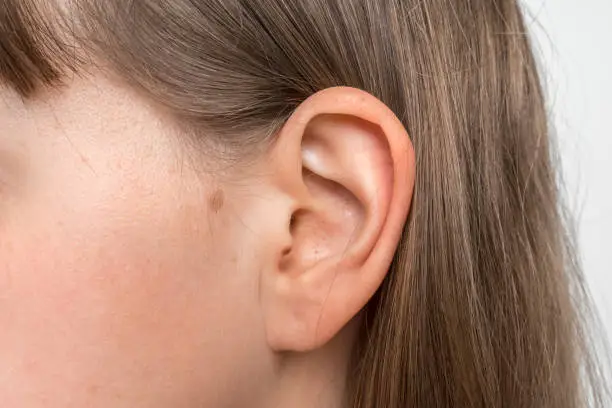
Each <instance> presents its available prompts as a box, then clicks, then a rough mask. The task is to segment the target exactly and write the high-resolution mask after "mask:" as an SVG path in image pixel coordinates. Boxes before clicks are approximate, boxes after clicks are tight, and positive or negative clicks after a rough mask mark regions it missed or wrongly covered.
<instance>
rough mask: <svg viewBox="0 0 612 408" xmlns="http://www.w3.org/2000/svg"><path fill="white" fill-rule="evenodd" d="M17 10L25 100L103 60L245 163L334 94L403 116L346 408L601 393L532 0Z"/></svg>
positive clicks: (0, 69)
mask: <svg viewBox="0 0 612 408" xmlns="http://www.w3.org/2000/svg"><path fill="white" fill-rule="evenodd" d="M1 3H2V4H1V6H0V80H1V81H3V82H5V83H8V84H10V85H11V86H12V87H13V88H15V89H16V90H17V91H19V92H20V93H21V94H22V95H23V96H24V97H29V96H32V95H34V94H35V93H36V92H38V91H39V90H41V89H43V88H45V87H48V86H49V85H54V84H56V85H60V84H61V82H62V79H63V78H64V77H65V76H66V75H68V74H69V73H71V72H72V73H76V72H79V70H81V69H82V70H85V69H87V67H88V66H89V65H90V64H92V63H93V61H97V64H98V65H99V66H105V67H110V68H111V71H112V72H114V73H116V74H118V75H119V76H120V77H121V78H123V80H125V81H126V82H127V83H129V84H130V85H131V86H133V87H135V88H136V89H138V90H139V91H141V92H143V93H144V94H146V95H147V96H148V97H149V98H151V100H152V101H155V103H157V104H158V105H159V106H160V107H163V109H166V110H167V111H168V112H170V113H171V114H172V115H173V116H174V117H175V118H176V119H177V122H180V123H184V124H187V125H185V126H184V127H185V129H190V130H191V133H192V134H194V135H197V134H202V133H203V132H202V130H203V129H206V130H207V136H206V137H207V139H211V140H215V142H217V144H218V145H219V146H224V147H225V151H226V152H227V153H228V154H229V153H233V154H235V155H236V157H241V156H243V155H246V152H247V148H254V149H255V151H258V149H257V148H258V147H261V146H265V145H269V144H270V143H271V142H272V141H273V140H274V136H275V134H276V132H277V130H278V129H279V127H280V126H282V124H283V122H284V121H285V120H286V119H287V118H288V116H289V115H290V114H291V112H292V111H293V110H294V109H295V108H296V107H297V106H298V105H299V104H300V103H301V102H302V101H303V100H304V99H306V98H307V97H308V96H309V95H311V94H313V93H315V92H316V91H319V90H321V89H324V88H328V87H333V86H338V85H345V86H352V87H356V88H360V89H363V90H365V91H367V92H370V93H371V94H373V95H374V96H376V97H378V98H379V99H380V100H382V101H383V102H384V103H386V104H387V105H388V106H389V107H390V108H391V109H392V110H393V111H394V112H395V113H396V115H397V116H398V117H399V119H400V120H401V121H402V122H403V124H404V125H405V127H406V128H407V130H408V133H409V134H410V135H411V137H412V141H413V144H414V148H415V152H416V159H417V177H416V186H415V191H414V198H413V203H412V208H411V211H410V215H409V219H408V221H407V223H406V225H405V230H404V234H403V237H402V240H401V242H400V244H399V247H398V249H397V253H396V257H395V259H394V262H393V265H392V267H391V270H390V271H389V273H388V276H387V278H386V280H385V281H384V283H383V285H382V287H381V288H380V290H379V292H378V293H377V294H376V296H375V297H374V298H373V299H372V300H371V302H370V303H369V304H368V306H367V307H366V309H365V310H364V312H363V314H364V317H365V318H364V319H363V321H364V324H363V327H362V331H361V336H360V338H359V339H358V344H357V348H356V350H355V354H354V357H353V362H352V363H353V364H352V368H351V372H350V374H349V378H348V380H349V383H348V386H349V389H348V390H347V393H346V395H347V406H349V407H351V408H374V407H381V408H392V407H398V408H399V407H447V406H453V407H509V406H511V407H538V408H546V407H549V408H553V407H554V408H563V407H567V408H570V407H572V408H575V407H584V406H586V405H587V404H591V405H592V406H602V405H603V404H604V400H603V394H604V385H603V378H602V375H603V374H602V370H601V368H599V366H598V362H597V361H596V359H595V357H593V356H594V354H593V352H592V344H591V340H592V338H591V336H590V335H589V333H590V331H589V330H588V328H589V327H590V326H589V322H591V321H592V319H591V317H592V311H591V309H590V308H589V297H588V294H587V291H586V289H585V285H584V282H583V277H582V274H581V271H580V268H579V264H578V261H577V258H576V255H575V250H574V246H573V241H572V235H571V234H570V232H571V223H570V222H569V221H570V219H569V217H568V216H567V215H568V214H567V211H565V209H564V207H563V206H562V200H561V198H562V197H561V194H560V190H559V187H558V185H559V184H558V182H559V174H558V173H557V169H558V168H557V167H556V166H557V163H558V158H557V156H556V155H555V149H554V145H553V140H552V139H551V138H550V131H549V128H548V125H547V117H546V112H545V105H544V101H543V95H542V87H541V84H540V80H539V77H538V72H537V69H536V63H535V61H534V55H533V54H532V50H531V47H530V42H529V37H528V35H526V28H525V24H524V22H523V17H522V14H521V11H520V9H519V6H518V5H517V1H516V0H427V1H416V0H415V1H407V0H405V1H402V0H376V1H374V0H309V1H298V0H267V1H263V0H200V1H193V0H191V1H190V0H140V1H119V0H108V1H104V2H100V1H95V0H75V1H72V2H64V3H66V4H64V7H63V8H62V7H60V5H59V4H57V5H53V6H50V5H49V3H54V2H40V1H37V0H28V1H25V0H2V2H1ZM45 4H46V5H45ZM249 151H251V150H249Z"/></svg>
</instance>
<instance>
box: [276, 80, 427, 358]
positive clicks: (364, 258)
mask: <svg viewBox="0 0 612 408" xmlns="http://www.w3.org/2000/svg"><path fill="white" fill-rule="evenodd" d="M319 115H346V116H351V117H356V118H358V119H360V120H364V121H367V122H370V123H372V124H374V125H376V126H378V127H380V129H381V131H382V133H383V134H384V136H385V139H386V141H387V143H388V145H389V151H390V155H391V161H392V168H393V170H392V171H393V183H392V187H391V194H392V196H391V198H390V201H389V206H388V209H387V211H386V217H385V220H384V222H383V225H382V226H381V232H380V236H379V237H378V238H377V239H376V240H373V241H374V242H373V243H372V245H371V250H370V251H367V253H366V252H365V251H363V253H355V254H350V256H348V257H344V258H343V259H341V258H338V259H333V258H332V259H327V260H325V261H323V262H321V263H320V264H318V265H317V266H316V267H319V268H330V265H331V264H334V263H335V264H341V263H342V264H344V267H343V268H346V270H351V269H359V270H364V269H365V270H368V271H373V272H368V273H359V278H355V277H353V278H351V279H359V280H360V282H359V286H360V287H362V288H363V289H362V292H363V294H361V295H359V296H349V294H346V293H342V291H340V292H341V293H337V292H338V291H337V290H336V291H334V290H333V288H332V287H331V286H330V288H329V293H328V295H327V297H326V298H325V299H323V300H322V302H321V307H320V309H319V313H318V314H319V316H318V318H317V319H315V320H316V326H315V327H314V328H313V327H312V323H311V324H310V325H302V326H301V327H299V328H298V329H297V332H300V331H303V332H304V333H302V334H301V339H298V338H294V339H293V340H292V341H282V340H281V339H279V337H282V336H279V335H278V334H277V335H274V334H273V333H272V334H271V333H270V330H266V331H267V332H268V343H269V345H270V346H271V348H272V349H274V350H276V351H307V350H313V349H316V348H319V347H321V346H322V345H323V344H325V343H327V342H328V341H329V340H331V338H333V337H334V336H335V335H336V334H337V333H338V332H340V331H341V330H342V328H343V327H345V326H346V325H347V324H348V323H349V322H350V321H351V320H352V319H353V318H354V317H355V316H356V315H358V313H359V311H360V310H361V309H362V308H363V307H364V306H365V305H366V304H367V302H368V301H369V300H370V299H371V297H372V296H373V295H374V294H375V292H376V291H377V290H378V288H379V287H380V285H381V284H382V281H383V279H384V277H385V276H386V274H387V271H388V269H389V266H390V265H391V262H392V260H393V256H394V255H395V252H396V250H397V245H398V244H399V242H400V239H401V235H402V233H403V229H404V226H405V222H406V220H407V217H408V213H409V211H410V207H411V202H412V194H413V190H414V182H415V175H416V162H415V153H414V147H413V145H412V142H411V140H410V137H409V135H408V132H407V131H406V129H405V127H404V125H403V124H402V123H401V121H400V120H399V119H398V118H397V116H396V115H395V114H394V113H393V112H392V111H391V110H390V109H389V108H388V107H387V106H386V105H385V104H384V103H383V102H382V101H380V100H379V99H377V98H376V97H374V96H373V95H371V94H369V93H367V92H365V91H362V90H360V89H356V88H351V87H333V88H327V89H325V90H322V91H319V92H317V93H315V94H313V95H312V96H310V97H309V98H308V99H306V100H305V101H304V102H303V103H302V104H301V105H300V106H299V107H298V108H297V109H296V110H295V111H294V113H293V114H292V115H291V117H290V118H289V119H288V120H287V122H286V123H285V126H283V128H282V129H281V131H280V135H279V139H278V140H279V142H280V143H279V144H278V146H276V148H277V149H278V151H281V152H288V153H289V156H292V155H293V156H292V157H300V160H296V163H295V164H294V167H293V169H292V170H290V171H291V172H293V171H295V172H300V173H301V172H302V168H303V162H302V159H301V153H300V149H301V139H302V138H303V136H304V134H305V131H306V129H307V127H308V125H309V124H310V123H311V121H312V120H313V119H314V118H316V117H317V116H319ZM296 139H299V140H296ZM285 149H289V150H288V151H287V150H285ZM296 149H297V151H296ZM277 160H282V159H281V158H279V157H277ZM281 179H282V177H281ZM279 181H281V184H283V183H282V180H279ZM294 184H295V183H294ZM283 186H284V187H285V188H286V190H287V192H288V193H289V194H290V195H292V196H293V197H294V198H295V203H296V206H295V207H294V208H292V209H291V214H294V212H295V211H296V210H299V208H304V207H305V206H306V205H308V204H306V203H308V202H309V193H308V190H307V188H306V186H305V185H304V186H299V187H298V188H296V186H295V185H291V183H289V182H287V183H285V184H283ZM398 220H401V222H399V221H398ZM390 223H395V224H399V226H398V225H391V226H390V225H389V224H390ZM389 242H393V243H394V245H390V244H389ZM346 260H350V262H348V263H347V261H346ZM381 265H384V266H381ZM355 273H357V272H355ZM349 274H350V275H353V272H349ZM298 279H299V278H298ZM306 280H307V279H306ZM281 281H282V279H281ZM335 281H336V277H334V281H333V282H332V286H333V285H335ZM277 283H278V284H279V285H282V284H281V282H277ZM304 283H307V282H304ZM282 286H285V285H282ZM349 286H350V285H348V286H347V287H349ZM284 289H285V290H287V289H288V287H287V286H285V288H284ZM279 290H283V289H279ZM289 296H290V295H289ZM343 298H344V299H343ZM346 298H348V299H352V302H351V301H349V302H347V299H346ZM355 299H359V300H358V301H356V300H355ZM310 320H313V318H310ZM338 322H341V324H339V323H338ZM298 326H299V325H298ZM308 332H310V333H311V335H308ZM299 336H300V335H298V334H296V337H299ZM289 343H293V344H289Z"/></svg>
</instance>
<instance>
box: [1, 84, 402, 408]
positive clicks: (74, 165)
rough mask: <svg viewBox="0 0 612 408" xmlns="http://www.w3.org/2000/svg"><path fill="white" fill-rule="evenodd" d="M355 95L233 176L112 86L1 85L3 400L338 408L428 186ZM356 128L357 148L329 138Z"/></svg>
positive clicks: (300, 119)
mask: <svg viewBox="0 0 612 408" xmlns="http://www.w3.org/2000/svg"><path fill="white" fill-rule="evenodd" d="M334 92H335V93H334ZM356 92H357V91H354V90H353V91H350V90H343V89H339V90H336V91H332V92H329V93H328V94H326V95H323V96H320V97H319V99H318V100H315V101H312V102H309V103H308V104H306V105H304V106H303V107H302V108H301V109H300V110H299V111H298V113H296V114H295V115H296V116H295V120H290V121H289V122H288V124H287V126H286V127H285V129H284V130H283V131H282V133H281V135H280V137H279V143H278V146H277V147H276V148H275V149H274V150H273V151H272V152H271V153H270V156H268V157H263V158H262V159H261V160H259V161H258V162H257V163H255V164H253V165H250V166H251V167H249V168H240V169H238V168H237V169H236V171H235V173H231V172H232V170H229V172H230V173H228V174H223V175H221V174H216V173H215V172H211V171H203V170H202V169H203V168H208V169H213V168H215V166H216V164H217V163H215V162H213V159H212V158H210V157H209V156H207V155H206V154H205V153H204V152H197V153H194V152H193V151H190V150H188V149H193V146H191V145H189V147H188V144H187V143H181V140H180V137H177V136H179V135H177V134H176V132H175V131H174V129H173V128H172V127H171V126H170V123H169V120H167V119H166V118H164V117H162V116H161V115H160V114H159V113H158V112H157V111H156V110H154V109H153V108H152V107H151V106H149V105H148V104H146V103H145V101H144V99H142V98H141V97H139V96H137V95H136V94H134V93H133V92H131V91H130V90H129V89H128V88H127V87H125V86H123V85H121V84H119V83H117V82H113V81H112V80H109V79H107V78H105V77H103V76H101V75H97V76H95V77H92V78H85V79H83V78H80V79H79V78H75V79H74V80H72V81H71V82H70V83H68V84H67V86H66V87H65V88H62V89H60V90H53V91H48V92H45V93H44V94H42V95H39V96H37V97H36V98H34V99H32V100H29V101H22V100H21V99H20V98H18V97H17V96H16V95H15V94H14V93H13V92H12V91H10V90H8V89H2V90H1V91H0V95H1V96H2V98H1V99H0V327H1V328H2V332H1V334H0V406H2V407H7V408H13V407H15V408H17V407H19V408H30V407H31V408H39V407H51V408H59V407H93V408H95V407H147V408H148V407H150V408H157V407H160V408H161V407H179V408H180V407H185V408H187V407H254V408H257V407H266V408H267V407H275V406H278V407H280V406H292V407H296V408H297V407H300V406H320V407H325V406H329V407H332V406H333V407H338V406H339V403H340V402H339V401H340V398H341V394H342V383H343V380H342V379H343V377H344V375H345V370H346V363H347V361H348V358H349V353H350V346H351V344H352V341H353V328H354V327H356V324H357V319H355V317H356V316H357V315H358V312H359V310H360V309H361V308H362V307H363V306H364V305H365V304H366V303H367V300H368V299H369V298H370V297H371V296H372V295H373V293H374V292H375V291H376V289H377V288H378V286H379V285H380V282H381V281H382V279H383V278H384V275H385V273H386V269H387V268H388V265H389V263H390V262H391V257H392V255H393V251H394V249H395V246H396V245H397V241H398V240H399V234H400V233H401V226H402V225H403V222H404V220H405V217H406V213H407V210H408V207H409V202H410V196H411V192H412V185H413V174H414V171H413V165H414V160H413V153H412V150H411V145H410V144H409V141H408V137H407V135H405V133H402V132H404V131H403V128H401V126H399V125H398V124H397V123H398V122H397V123H396V122H393V121H392V120H391V119H389V117H390V116H389V113H388V112H387V111H385V110H384V106H378V105H376V104H377V103H378V102H377V101H375V100H374V99H373V98H371V97H370V98H371V99H368V98H366V97H365V96H364V98H365V99H363V98H362V99H359V98H361V96H363V95H361V94H357V93H356ZM356 95H359V98H357V97H356ZM338 98H343V100H344V101H345V102H344V105H343V104H342V103H338ZM364 101H365V102H364ZM364 103H365V104H366V107H369V108H372V107H371V106H369V105H368V104H373V105H376V106H375V107H376V109H379V111H380V112H384V114H382V113H381V116H380V117H381V118H382V119H381V123H383V125H381V127H380V129H379V130H373V129H374V128H372V127H368V126H365V125H364V124H363V122H361V121H358V120H356V118H357V119H359V120H361V119H362V118H363V116H364V115H362V114H361V112H363V111H364ZM380 105H382V104H380ZM329 106H344V108H343V109H344V111H342V112H333V110H330V109H328V107H329ZM376 109H374V110H372V109H370V111H372V112H378V111H377V110H376ZM338 113H341V114H342V115H345V116H334V115H336V114H338ZM353 114H354V115H353ZM324 115H327V116H324ZM347 115H348V116H347ZM351 115H353V116H354V117H353V116H351ZM384 115H387V116H384ZM351 118H352V119H351ZM360 118H361V119H360ZM368 120H369V119H368ZM305 124H309V125H310V126H309V127H305V126H304V125H305ZM394 126H395V127H394ZM377 129H378V128H377ZM343 131H346V132H348V133H351V134H354V135H355V137H354V140H355V142H351V143H357V144H356V145H355V146H356V147H357V150H353V151H352V152H353V154H351V155H346V154H344V155H343V154H342V151H345V150H346V148H347V146H346V145H343V144H342V143H344V142H334V143H336V145H334V143H329V140H332V139H331V138H330V137H329V135H331V134H337V133H342V132H343ZM402 139H405V142H401V140H402ZM359 146H361V150H362V151H363V154H362V155H361V156H360V155H359V154H354V153H355V152H359V151H360V150H359V148H358V147H359ZM281 153H282V154H281ZM302 157H303V158H304V161H303V162H302V161H301V160H302ZM194 159H197V161H199V162H200V163H201V164H203V166H197V165H195V162H194ZM355 160H357V161H359V162H355ZM351 161H353V162H351ZM357 163H361V167H363V169H364V171H366V170H367V171H368V173H367V176H364V174H365V173H364V174H360V173H359V172H357V171H355V170H354V169H351V168H352V167H355V165H356V164H357ZM304 169H307V170H308V172H310V177H306V176H304V174H306V173H304V172H303V170H304ZM329 180H334V181H335V182H336V183H337V184H331V183H329ZM343 185H346V188H343ZM399 185H402V188H401V189H400V188H399V187H398V186H399ZM374 187H376V189H374ZM400 190H402V191H400ZM295 210H301V211H299V212H295ZM294 214H295V215H296V216H295V217H294V222H293V223H292V224H290V220H291V218H292V215H294ZM343 254H344V255H343ZM351 322H352V323H351Z"/></svg>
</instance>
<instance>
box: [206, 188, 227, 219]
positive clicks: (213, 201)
mask: <svg viewBox="0 0 612 408" xmlns="http://www.w3.org/2000/svg"><path fill="white" fill-rule="evenodd" d="M224 200H225V195H224V194H223V190H221V189H220V188H218V189H217V190H215V192H214V193H213V194H212V195H211V196H210V199H209V201H210V208H211V209H212V210H213V212H215V213H217V212H219V210H220V209H221V207H223V201H224Z"/></svg>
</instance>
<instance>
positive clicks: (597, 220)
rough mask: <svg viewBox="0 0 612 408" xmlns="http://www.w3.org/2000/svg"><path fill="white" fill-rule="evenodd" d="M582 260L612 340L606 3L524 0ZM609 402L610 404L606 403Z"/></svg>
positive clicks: (611, 61) (610, 76)
mask: <svg viewBox="0 0 612 408" xmlns="http://www.w3.org/2000/svg"><path fill="white" fill-rule="evenodd" d="M523 3H524V6H525V11H526V18H527V27H528V31H529V32H530V33H531V35H532V38H533V39H534V41H535V44H534V45H535V47H536V53H537V54H538V58H539V59H540V62H541V65H542V68H543V69H544V81H545V87H546V91H547V95H548V106H549V111H550V115H551V120H552V123H553V124H554V126H555V128H556V133H557V137H558V143H559V145H560V152H561V158H562V160H563V173H564V178H565V189H566V191H567V195H568V198H569V200H568V202H569V206H570V209H571V211H572V212H573V214H574V218H575V219H576V220H577V226H578V230H577V233H578V234H577V235H578V245H579V247H580V248H579V249H580V255H581V259H582V265H583V267H584V271H585V275H586V279H587V281H588V283H589V285H590V288H591V292H592V294H593V297H594V300H595V303H596V305H597V307H598V309H599V313H600V315H601V318H602V320H603V323H604V326H605V327H606V330H607V333H608V338H609V339H610V338H612V130H611V129H612V1H611V0H580V1H577V0H523ZM611 406H612V404H611Z"/></svg>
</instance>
